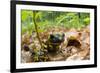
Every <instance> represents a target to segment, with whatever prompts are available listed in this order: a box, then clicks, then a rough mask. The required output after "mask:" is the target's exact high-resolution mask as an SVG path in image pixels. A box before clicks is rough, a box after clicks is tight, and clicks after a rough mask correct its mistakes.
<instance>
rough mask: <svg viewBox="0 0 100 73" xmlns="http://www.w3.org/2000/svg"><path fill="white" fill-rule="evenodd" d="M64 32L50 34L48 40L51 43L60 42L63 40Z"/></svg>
mask: <svg viewBox="0 0 100 73" xmlns="http://www.w3.org/2000/svg"><path fill="white" fill-rule="evenodd" d="M64 37H65V34H64V33H63V34H50V38H49V40H50V42H51V43H59V44H60V43H62V42H63V41H64Z"/></svg>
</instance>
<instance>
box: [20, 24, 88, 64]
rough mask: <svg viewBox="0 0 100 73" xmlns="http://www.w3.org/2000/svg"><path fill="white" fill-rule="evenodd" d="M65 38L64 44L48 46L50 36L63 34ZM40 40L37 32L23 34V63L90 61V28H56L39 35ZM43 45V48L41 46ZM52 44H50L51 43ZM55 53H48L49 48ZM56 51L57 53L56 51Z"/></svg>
mask: <svg viewBox="0 0 100 73" xmlns="http://www.w3.org/2000/svg"><path fill="white" fill-rule="evenodd" d="M62 33H64V35H65V37H64V40H63V42H61V43H60V44H59V45H57V46H56V47H57V48H55V47H54V44H47V43H48V42H47V41H48V39H49V36H50V34H62ZM39 38H40V41H39V39H38V38H37V34H36V32H33V33H32V34H31V35H29V34H28V32H26V33H25V34H22V42H21V46H22V48H21V62H22V63H30V62H44V61H45V62H47V61H69V60H89V59H90V26H89V25H88V26H87V27H85V28H82V29H80V30H77V29H74V28H71V29H66V28H64V27H54V28H49V29H47V30H45V31H44V32H41V33H39ZM41 43H42V46H41ZM49 43H50V42H49ZM48 45H49V47H50V46H52V47H51V49H52V50H53V51H54V52H50V51H48V49H49V47H48ZM55 49H56V51H55Z"/></svg>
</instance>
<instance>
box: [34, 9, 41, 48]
mask: <svg viewBox="0 0 100 73" xmlns="http://www.w3.org/2000/svg"><path fill="white" fill-rule="evenodd" d="M35 15H36V12H35V11H33V21H34V25H35V30H36V34H37V38H38V41H39V43H40V46H41V48H43V46H42V41H41V39H40V37H39V32H38V26H37V24H36V20H35Z"/></svg>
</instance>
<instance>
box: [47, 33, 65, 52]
mask: <svg viewBox="0 0 100 73" xmlns="http://www.w3.org/2000/svg"><path fill="white" fill-rule="evenodd" d="M64 38H65V34H64V33H62V34H50V37H49V39H48V40H47V42H46V45H47V48H46V49H48V52H56V51H57V50H59V46H60V45H61V43H62V42H64Z"/></svg>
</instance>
